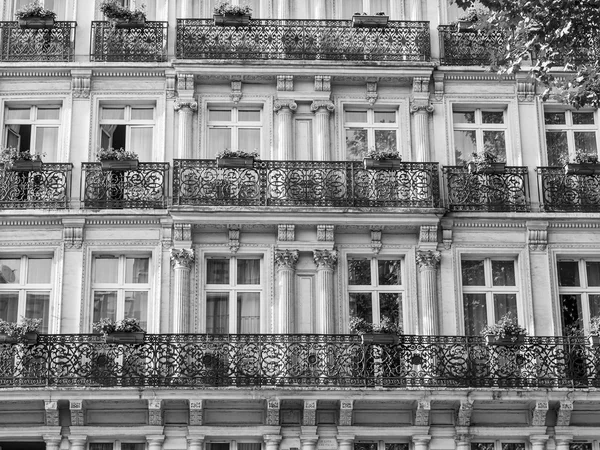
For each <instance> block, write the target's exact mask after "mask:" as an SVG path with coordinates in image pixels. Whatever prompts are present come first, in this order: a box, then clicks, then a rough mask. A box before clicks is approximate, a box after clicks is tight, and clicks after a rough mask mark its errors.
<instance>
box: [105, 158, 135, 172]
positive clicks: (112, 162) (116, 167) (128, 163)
mask: <svg viewBox="0 0 600 450" xmlns="http://www.w3.org/2000/svg"><path fill="white" fill-rule="evenodd" d="M100 164H101V165H102V170H110V171H113V172H125V171H127V170H137V168H138V166H139V161H138V160H137V159H121V160H119V159H104V160H102V161H100Z"/></svg>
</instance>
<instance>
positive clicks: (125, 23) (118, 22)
mask: <svg viewBox="0 0 600 450" xmlns="http://www.w3.org/2000/svg"><path fill="white" fill-rule="evenodd" d="M110 23H111V25H112V26H113V27H115V28H143V27H144V26H145V25H146V19H145V18H143V17H139V18H136V19H131V20H127V19H110Z"/></svg>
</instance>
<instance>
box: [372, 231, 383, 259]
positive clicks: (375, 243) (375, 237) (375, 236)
mask: <svg viewBox="0 0 600 450" xmlns="http://www.w3.org/2000/svg"><path fill="white" fill-rule="evenodd" d="M382 231H383V229H382V228H371V251H372V252H373V254H375V255H377V254H378V253H379V252H380V251H381V248H382V247H383V243H382V242H381V233H382Z"/></svg>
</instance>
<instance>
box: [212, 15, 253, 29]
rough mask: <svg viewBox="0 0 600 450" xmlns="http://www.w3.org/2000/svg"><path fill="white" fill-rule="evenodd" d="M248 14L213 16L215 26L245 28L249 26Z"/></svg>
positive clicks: (249, 16)
mask: <svg viewBox="0 0 600 450" xmlns="http://www.w3.org/2000/svg"><path fill="white" fill-rule="evenodd" d="M251 17H252V16H251V15H250V14H215V15H213V19H214V20H215V25H218V26H221V27H245V26H248V25H250V18H251Z"/></svg>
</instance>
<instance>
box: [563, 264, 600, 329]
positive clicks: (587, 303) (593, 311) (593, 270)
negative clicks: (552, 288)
mask: <svg viewBox="0 0 600 450" xmlns="http://www.w3.org/2000/svg"><path fill="white" fill-rule="evenodd" d="M557 265H558V267H557V269H558V292H559V298H560V314H561V322H562V323H561V325H562V331H563V334H565V335H568V334H572V333H573V332H576V331H577V330H583V331H585V332H586V333H587V332H588V331H589V329H588V326H589V322H590V318H592V317H595V316H600V260H598V261H590V260H584V259H579V260H577V259H572V260H562V261H558V263H557Z"/></svg>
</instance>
